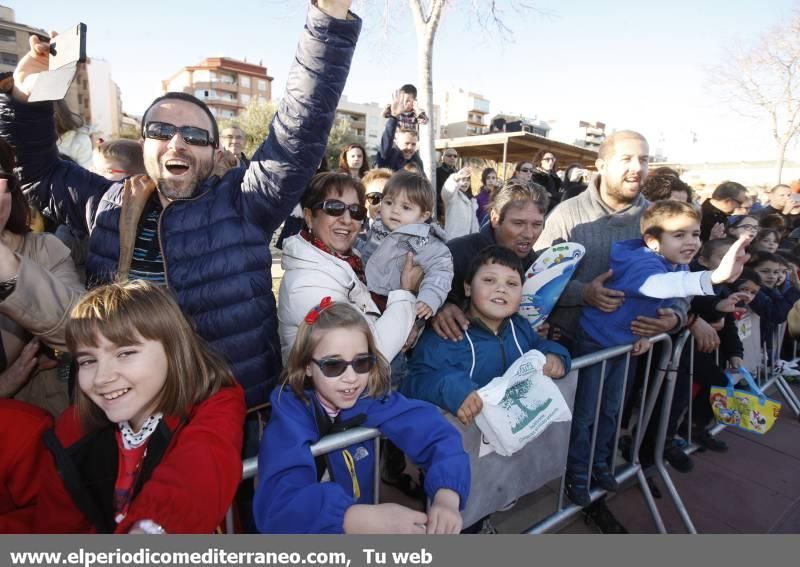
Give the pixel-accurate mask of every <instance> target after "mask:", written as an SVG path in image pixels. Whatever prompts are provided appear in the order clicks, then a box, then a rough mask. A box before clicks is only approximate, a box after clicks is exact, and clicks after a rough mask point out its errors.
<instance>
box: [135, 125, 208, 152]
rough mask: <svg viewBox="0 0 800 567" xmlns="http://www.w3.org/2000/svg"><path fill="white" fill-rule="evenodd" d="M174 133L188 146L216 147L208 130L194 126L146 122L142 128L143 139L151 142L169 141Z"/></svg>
mask: <svg viewBox="0 0 800 567" xmlns="http://www.w3.org/2000/svg"><path fill="white" fill-rule="evenodd" d="M176 132H179V133H180V135H181V138H183V141H184V142H186V143H187V144H189V145H190V146H208V145H209V144H210V145H212V146H215V147H216V145H217V144H216V142H214V139H213V138H212V137H211V134H209V132H208V130H204V129H203V128H197V127H196V126H180V127H178V126H175V125H174V124H170V123H169V122H148V123H147V124H145V126H144V137H145V138H152V139H153V140H161V141H167V140H171V139H172V138H173V137H174V136H175V133H176Z"/></svg>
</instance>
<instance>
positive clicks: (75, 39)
mask: <svg viewBox="0 0 800 567" xmlns="http://www.w3.org/2000/svg"><path fill="white" fill-rule="evenodd" d="M85 61H86V24H78V25H76V26H73V27H71V28H70V29H68V30H67V31H65V32H62V33H60V34H58V35H57V36H56V37H54V38H52V39H51V40H50V65H49V69H50V70H51V71H55V70H56V69H60V68H61V67H63V66H64V65H69V64H70V63H72V62H75V63H84V62H85Z"/></svg>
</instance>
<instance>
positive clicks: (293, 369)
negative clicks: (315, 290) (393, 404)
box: [282, 303, 391, 400]
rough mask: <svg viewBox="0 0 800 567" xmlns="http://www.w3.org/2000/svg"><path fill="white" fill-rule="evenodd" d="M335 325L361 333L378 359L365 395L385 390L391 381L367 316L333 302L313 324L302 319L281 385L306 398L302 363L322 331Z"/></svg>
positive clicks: (307, 386)
mask: <svg viewBox="0 0 800 567" xmlns="http://www.w3.org/2000/svg"><path fill="white" fill-rule="evenodd" d="M316 309H318V308H314V309H312V310H311V312H314V311H315V310H316ZM337 329H355V330H358V331H361V332H362V333H364V336H365V337H366V339H367V347H368V349H369V353H370V354H374V355H375V356H376V358H377V359H378V362H377V364H376V365H375V366H373V367H372V370H370V371H369V377H368V379H367V390H366V392H367V395H368V396H371V397H374V398H377V397H381V396H383V395H385V394H387V393H388V392H389V387H390V385H391V382H390V380H389V363H388V362H387V360H386V358H385V357H384V356H383V355H382V354H381V353H380V352H379V351H378V347H377V346H376V343H375V338H374V337H373V336H372V331H371V330H370V328H369V324H368V323H367V320H366V319H364V316H363V315H361V313H359V312H358V311H357V310H356V309H355V308H354V307H353V306H351V305H349V304H347V303H333V304H331V305H330V306H329V307H325V308H323V309H322V310H321V311H319V316H318V317H317V319H316V320H315V321H314V322H313V324H309V323H307V322H306V321H305V318H304V319H303V321H302V322H301V323H300V328H299V329H298V330H297V337H296V338H295V341H294V345H293V346H292V350H291V352H290V353H289V358H288V360H287V361H286V367H285V368H284V370H283V378H282V383H283V385H284V386H288V387H289V388H291V389H292V391H293V392H294V393H295V394H296V395H297V397H298V398H300V399H301V400H306V396H305V393H304V392H305V390H310V389H313V388H314V384H313V382H312V380H311V377H310V376H308V375H307V374H306V366H308V364H309V363H310V362H311V358H312V357H313V356H314V350H315V349H316V348H317V345H318V344H319V342H320V340H321V339H322V336H323V335H324V334H325V333H326V332H329V331H336V330H337Z"/></svg>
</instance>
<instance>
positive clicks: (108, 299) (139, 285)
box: [66, 281, 235, 430]
mask: <svg viewBox="0 0 800 567" xmlns="http://www.w3.org/2000/svg"><path fill="white" fill-rule="evenodd" d="M101 335H102V336H103V337H105V338H106V339H107V340H108V341H110V342H112V343H114V344H116V345H120V346H125V345H132V344H136V343H137V341H138V340H140V339H145V340H152V341H158V342H160V343H161V344H162V345H163V347H164V352H165V353H166V356H167V377H166V380H165V382H164V387H163V388H162V390H161V392H160V393H159V395H158V401H157V403H156V407H155V410H154V411H155V412H162V413H163V414H164V415H178V414H181V413H183V412H186V411H188V410H189V408H190V407H191V406H192V405H194V404H197V403H199V402H202V401H203V400H205V399H207V398H209V397H211V396H212V395H214V394H216V393H217V392H218V391H219V389H220V388H222V387H224V386H233V385H234V384H235V380H234V379H233V374H232V373H231V370H230V368H229V367H228V365H227V363H225V362H224V361H223V360H222V358H220V357H219V356H218V355H216V354H214V353H213V352H211V350H210V349H209V347H208V346H207V345H206V344H205V342H204V341H203V339H201V338H200V337H199V336H198V335H197V334H196V333H195V331H194V328H193V327H192V325H191V323H189V321H188V320H187V319H186V316H184V314H183V313H182V312H181V309H180V307H178V304H177V303H176V302H175V299H174V298H173V297H172V296H171V295H170V293H169V291H168V290H167V289H166V288H164V287H161V286H156V285H153V284H151V283H148V282H144V281H130V282H124V283H113V284H109V285H106V286H102V287H98V288H95V289H93V290H92V291H90V292H89V293H87V294H86V295H85V296H83V298H82V299H81V300H80V302H79V303H78V304H77V305H76V306H75V307H74V308H73V309H72V312H71V313H70V318H69V321H68V322H67V326H66V343H67V347H68V348H69V350H70V352H72V353H73V354H74V353H75V352H76V351H78V350H79V349H80V348H81V347H86V346H90V347H97V345H98V338H99V337H100V336H101ZM75 404H76V406H77V408H78V415H79V416H80V419H81V422H82V423H83V424H84V426H86V427H87V429H90V430H91V429H97V428H99V427H102V426H103V425H105V424H107V423H108V418H107V417H106V415H105V413H104V412H103V411H102V410H101V409H100V408H99V407H98V406H97V405H95V404H94V402H92V401H91V399H89V397H88V396H87V395H86V394H84V393H83V391H82V390H81V389H80V387H76V395H75Z"/></svg>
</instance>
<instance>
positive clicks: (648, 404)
mask: <svg viewBox="0 0 800 567" xmlns="http://www.w3.org/2000/svg"><path fill="white" fill-rule="evenodd" d="M659 342H663V343H665V347H664V349H663V351H662V353H661V356H660V357H659V361H658V364H657V365H656V373H655V379H654V382H653V384H652V386H651V385H650V384H649V382H650V374H651V371H652V369H653V368H652V360H653V349H652V348H651V349H650V350H649V351H648V353H647V362H646V366H645V370H644V382H643V383H642V393H641V398H640V404H639V415H638V425H637V427H636V435H635V437H634V439H633V441H632V446H631V461H632V462H631V463H630V464H629V465H627V466H625V467H624V468H622V469H621V470H619V471H617V470H616V460H617V451H616V448H617V446H618V444H619V435H620V429H621V426H622V419H621V417H622V411H623V407H624V400H625V396H624V392H625V391H626V390H627V382H628V370H629V368H630V359H631V351H632V350H633V345H626V346H619V347H614V348H610V349H605V350H602V351H598V352H596V353H592V354H589V355H585V356H581V357H579V358H576V359H574V360H573V361H572V369H573V370H577V369H581V368H585V367H587V366H591V365H593V364H597V363H599V362H602V366H601V371H600V373H601V379H600V384H599V389H600V392H601V395H599V396H598V401H597V405H596V407H595V424H596V423H597V420H598V417H599V413H600V406H601V404H602V401H603V396H602V391H603V384H604V383H605V378H606V361H608V360H610V359H612V358H616V357H618V356H621V355H625V378H624V379H623V383H622V391H623V397H622V399H623V404H622V407H621V408H620V414H619V416H618V418H617V430H616V433H615V435H614V445H613V447H614V451H613V453H612V461H611V470H612V471H614V472H615V477H616V480H617V482H618V483H619V484H622V483H623V482H625V481H627V480H628V479H630V478H632V477H634V476H635V477H636V479H637V480H638V482H639V487H640V488H641V490H642V495H643V496H644V499H645V503H646V504H647V508H648V510H649V512H650V515H651V516H652V518H653V522H654V523H655V525H656V529H657V530H658V532H659V533H666V528H665V526H664V521H663V520H662V519H661V514H660V513H659V511H658V507H657V506H656V503H655V500H654V499H653V495H652V493H651V492H650V487H649V486H648V485H647V478H646V477H645V474H644V470H643V469H642V465H641V463H640V462H639V448H640V446H641V443H642V440H643V438H644V437H643V436H644V432H645V430H646V429H647V424H648V422H649V421H650V418H651V416H652V413H653V408H654V407H655V403H656V400H657V398H658V392H659V390H660V388H661V384H662V382H663V380H664V375H665V369H666V368H667V364H668V361H669V360H670V357H671V355H672V338H671V337H670V336H669V335H667V334H661V335H658V336H656V337H652V338H651V339H650V344H651V345H654V344H656V343H659ZM596 441H597V428H596V427H595V428H593V431H592V444H591V455H592V460H593V457H594V450H595V445H596ZM658 447H659V446H658V445H657V447H656V452H658V451H659V448H658ZM564 450H565V451H566V450H568V447H564ZM661 452H663V446H662V447H661ZM592 460H590V462H589V470H591V468H592ZM565 482H566V471H564V474H562V476H561V484H560V489H559V493H558V499H557V502H556V507H555V510H554V511H553V512H552V513H551V514H550V515H548V516H547V517H546V518H544V519H542V520H540V521H539V522H537V523H535V524H534V525H533V526H531V527H530V528H528V529H527V530H526V531H525V533H528V534H540V533H547V532H550V531H553V530H555V529H556V528H558V527H560V526H561V525H562V524H564V523H565V522H566V521H567V520H569V519H571V518H572V517H574V516H576V515H577V514H578V513H580V511H581V508H580V507H579V506H577V505H575V504H571V503H570V504H568V505H566V506H565V505H564V485H565ZM605 493H606V491H605V490H602V489H599V488H595V489H593V490H592V491H591V496H592V501H594V500H596V499H598V498H599V497H600V496H602V495H604V494H605Z"/></svg>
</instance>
